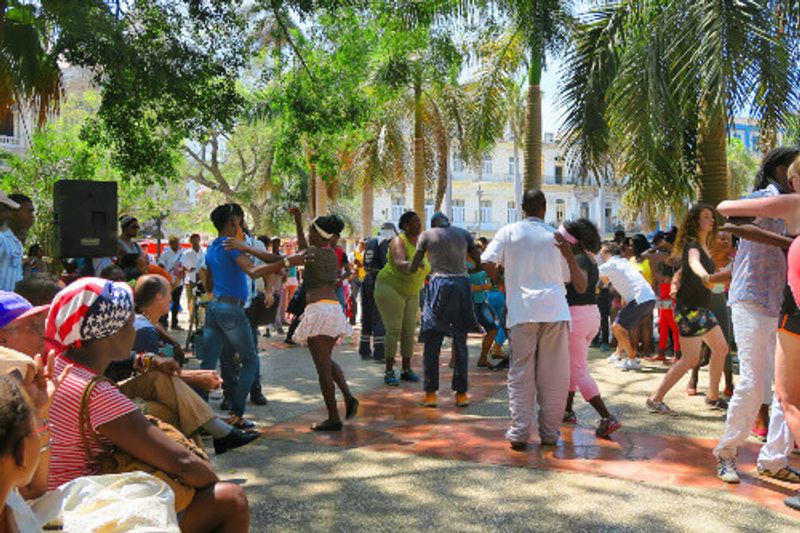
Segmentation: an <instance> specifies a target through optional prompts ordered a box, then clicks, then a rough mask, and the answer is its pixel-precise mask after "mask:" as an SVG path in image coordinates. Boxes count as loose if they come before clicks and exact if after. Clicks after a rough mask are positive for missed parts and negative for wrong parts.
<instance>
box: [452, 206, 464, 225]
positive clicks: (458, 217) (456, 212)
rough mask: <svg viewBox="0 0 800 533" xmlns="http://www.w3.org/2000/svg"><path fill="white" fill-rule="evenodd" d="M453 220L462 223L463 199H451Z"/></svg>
mask: <svg viewBox="0 0 800 533" xmlns="http://www.w3.org/2000/svg"><path fill="white" fill-rule="evenodd" d="M452 207H453V222H454V223H459V224H463V223H464V200H453V206H452Z"/></svg>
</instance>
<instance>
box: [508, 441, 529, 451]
mask: <svg viewBox="0 0 800 533" xmlns="http://www.w3.org/2000/svg"><path fill="white" fill-rule="evenodd" d="M510 444H511V449H512V450H514V451H515V452H521V451H524V450H525V449H527V448H528V443H527V442H518V441H513V440H512V441H511V443H510Z"/></svg>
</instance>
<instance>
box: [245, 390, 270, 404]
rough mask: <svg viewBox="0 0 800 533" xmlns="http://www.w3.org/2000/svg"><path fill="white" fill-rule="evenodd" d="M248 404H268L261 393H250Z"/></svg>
mask: <svg viewBox="0 0 800 533" xmlns="http://www.w3.org/2000/svg"><path fill="white" fill-rule="evenodd" d="M250 402H251V403H252V404H253V405H267V404H268V403H269V401H268V400H267V397H266V396H264V393H263V392H258V393H256V394H253V393H250Z"/></svg>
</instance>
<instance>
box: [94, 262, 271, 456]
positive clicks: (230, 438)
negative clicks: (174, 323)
mask: <svg viewBox="0 0 800 533" xmlns="http://www.w3.org/2000/svg"><path fill="white" fill-rule="evenodd" d="M134 302H135V306H136V312H137V314H136V318H135V320H134V328H135V329H136V338H135V340H134V342H133V352H132V353H131V356H130V357H129V358H128V359H125V360H123V361H114V362H112V363H111V364H109V365H108V368H106V371H105V373H104V374H105V376H106V377H108V378H109V379H111V380H112V381H114V382H116V383H117V384H118V385H119V389H120V390H121V391H122V392H123V393H124V394H125V396H127V397H128V398H131V399H136V398H139V399H142V400H145V402H146V413H147V414H150V415H152V416H155V417H156V418H159V419H161V420H163V421H164V422H167V423H169V424H172V425H174V426H175V427H177V428H178V429H180V431H181V433H183V434H184V435H186V436H187V437H191V436H195V435H196V432H197V431H198V430H199V429H200V428H203V429H205V430H206V431H207V432H208V433H210V434H211V436H212V437H213V438H214V451H215V453H216V454H217V455H220V454H223V453H225V452H227V451H229V450H232V449H234V448H238V447H240V446H244V445H245V444H248V443H250V442H252V441H254V440H256V439H257V438H258V437H259V436H260V433H258V432H255V431H241V430H239V429H236V428H234V427H232V426H230V425H229V424H227V423H225V422H224V421H222V420H221V419H219V418H217V416H216V415H215V414H214V411H212V410H211V408H210V407H209V406H208V404H207V403H206V402H205V401H204V400H203V399H202V398H201V397H200V396H198V394H197V393H196V392H195V391H194V390H193V389H192V388H191V387H190V386H189V385H199V386H201V388H204V389H212V388H215V387H218V386H219V378H218V377H217V375H216V372H214V371H209V370H198V371H186V372H184V371H183V370H182V369H181V367H180V365H178V363H177V362H176V361H175V360H174V359H169V358H166V357H161V356H158V355H155V354H156V353H158V349H159V338H158V334H157V332H156V330H155V326H154V325H153V324H154V323H155V324H157V323H158V317H160V316H164V315H165V314H166V313H167V312H168V311H169V306H170V303H171V302H172V296H171V294H170V287H169V284H168V283H167V281H166V280H165V279H164V278H162V277H161V276H156V275H146V276H142V277H140V278H139V279H138V280H137V281H136V292H135V296H134Z"/></svg>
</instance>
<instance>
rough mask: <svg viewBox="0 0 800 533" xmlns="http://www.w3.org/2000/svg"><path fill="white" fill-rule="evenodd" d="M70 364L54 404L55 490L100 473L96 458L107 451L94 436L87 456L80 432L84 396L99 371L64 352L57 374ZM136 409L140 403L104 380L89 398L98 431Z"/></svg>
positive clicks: (52, 482) (52, 468) (52, 473)
mask: <svg viewBox="0 0 800 533" xmlns="http://www.w3.org/2000/svg"><path fill="white" fill-rule="evenodd" d="M70 363H71V364H72V365H73V368H72V370H71V371H70V372H69V374H68V375H67V378H66V379H65V380H64V382H63V383H62V384H61V385H60V386H59V387H58V390H57V391H56V395H55V397H54V398H53V403H52V405H51V406H50V434H51V438H52V448H51V450H52V451H51V455H50V478H49V480H48V483H47V485H48V490H52V489H55V488H56V487H58V486H59V485H62V484H64V483H67V482H68V481H72V480H73V479H76V478H78V477H81V476H90V475H94V474H98V473H99V471H98V466H97V464H96V459H97V457H98V456H100V455H101V454H102V453H103V451H104V450H103V449H102V448H101V447H100V446H98V444H97V443H96V442H95V441H94V439H92V438H89V439H88V441H89V446H90V449H91V454H90V456H89V457H87V456H86V450H85V448H84V445H83V439H82V437H81V431H80V418H79V410H80V406H81V397H82V396H83V391H84V390H86V387H87V386H88V384H89V382H90V381H91V380H92V378H94V377H95V376H96V375H97V374H96V373H95V372H94V371H93V370H91V369H89V368H87V367H85V366H83V365H79V364H78V363H75V362H73V361H71V360H69V359H68V358H67V357H65V356H64V355H63V354H62V355H59V356H58V357H56V365H55V366H56V367H55V375H60V374H61V372H62V371H63V370H64V367H65V366H66V365H67V364H70ZM136 409H137V407H136V404H134V403H133V402H132V401H131V400H130V399H129V398H128V397H127V396H125V395H124V394H123V393H122V391H120V390H119V388H118V387H117V386H116V385H113V384H111V383H109V382H107V381H101V382H100V383H98V384H97V385H95V387H94V390H93V391H92V395H91V397H90V398H89V423H90V424H91V425H92V428H94V430H95V431H97V428H98V427H100V426H102V425H103V424H107V423H108V422H111V421H113V420H116V419H117V418H119V417H121V416H124V415H127V414H128V413H130V412H132V411H134V410H136ZM98 436H99V435H98ZM100 439H101V441H103V443H104V444H105V445H106V446H110V445H111V443H110V442H109V441H107V440H106V439H104V438H103V437H102V436H100Z"/></svg>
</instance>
